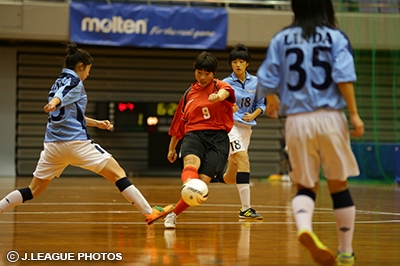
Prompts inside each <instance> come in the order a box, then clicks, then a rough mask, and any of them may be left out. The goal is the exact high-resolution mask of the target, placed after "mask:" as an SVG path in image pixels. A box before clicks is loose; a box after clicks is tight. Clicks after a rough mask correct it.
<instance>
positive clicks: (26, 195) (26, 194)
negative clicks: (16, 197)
mask: <svg viewBox="0 0 400 266" xmlns="http://www.w3.org/2000/svg"><path fill="white" fill-rule="evenodd" d="M18 191H19V193H21V196H22V202H25V201H27V200H31V199H33V194H32V190H31V189H30V188H29V187H24V188H20V189H18Z"/></svg>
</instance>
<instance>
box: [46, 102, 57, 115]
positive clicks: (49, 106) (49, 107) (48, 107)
mask: <svg viewBox="0 0 400 266" xmlns="http://www.w3.org/2000/svg"><path fill="white" fill-rule="evenodd" d="M56 108H57V107H56V106H55V105H54V104H52V103H48V104H46V105H45V106H44V107H43V110H44V111H45V112H46V113H50V112H53V111H54V110H56Z"/></svg>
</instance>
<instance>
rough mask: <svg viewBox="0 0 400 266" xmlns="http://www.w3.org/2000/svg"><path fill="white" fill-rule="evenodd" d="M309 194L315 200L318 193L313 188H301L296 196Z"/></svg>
mask: <svg viewBox="0 0 400 266" xmlns="http://www.w3.org/2000/svg"><path fill="white" fill-rule="evenodd" d="M301 195H302V196H308V197H310V198H311V199H312V200H313V201H315V198H316V195H315V193H314V192H313V191H312V190H309V189H304V188H303V189H300V190H298V191H297V194H296V196H301Z"/></svg>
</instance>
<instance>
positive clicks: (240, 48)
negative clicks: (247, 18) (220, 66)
mask: <svg viewBox="0 0 400 266" xmlns="http://www.w3.org/2000/svg"><path fill="white" fill-rule="evenodd" d="M238 58H239V59H242V60H244V61H246V62H247V63H250V60H251V55H250V52H249V49H248V48H247V46H246V45H244V44H243V43H238V44H237V45H235V46H234V47H233V50H232V51H231V52H230V53H229V56H228V64H229V65H231V63H232V61H233V60H236V59H238Z"/></svg>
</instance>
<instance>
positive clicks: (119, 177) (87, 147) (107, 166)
mask: <svg viewBox="0 0 400 266" xmlns="http://www.w3.org/2000/svg"><path fill="white" fill-rule="evenodd" d="M73 149H75V152H74V154H75V156H76V157H75V160H72V161H76V162H74V164H73V165H74V166H79V167H81V168H84V169H87V170H90V171H93V172H95V173H97V174H99V175H101V176H102V177H104V178H106V179H107V180H109V181H110V182H112V183H113V184H115V186H116V187H117V188H118V190H119V191H120V192H121V194H122V195H123V196H124V198H125V199H126V200H127V201H128V202H130V203H132V204H133V205H134V206H135V207H136V208H137V209H138V210H139V211H141V213H142V214H143V216H144V218H145V220H146V223H147V224H148V225H150V224H152V223H153V222H155V221H156V220H157V219H159V218H160V217H162V216H164V215H166V214H168V213H169V212H170V211H171V210H172V209H173V205H168V206H166V207H164V208H161V207H158V206H155V207H153V208H152V207H151V206H150V204H149V203H148V201H147V200H146V199H145V197H144V196H143V195H142V193H141V192H140V191H139V189H137V188H136V187H135V186H134V185H133V184H132V182H131V181H130V180H129V179H128V178H127V177H126V173H125V171H124V169H122V167H121V166H120V165H119V163H118V162H117V161H116V160H115V159H114V158H113V157H111V154H109V153H108V152H107V151H105V150H104V149H103V148H102V147H101V146H100V145H98V144H95V143H92V142H80V143H79V142H74V147H73Z"/></svg>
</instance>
